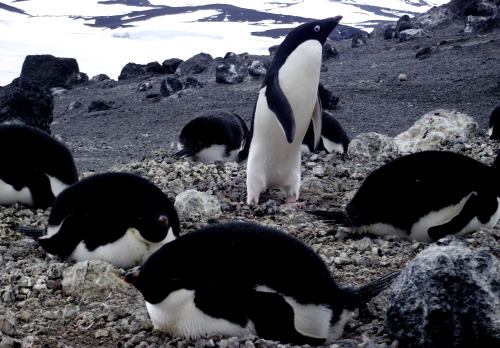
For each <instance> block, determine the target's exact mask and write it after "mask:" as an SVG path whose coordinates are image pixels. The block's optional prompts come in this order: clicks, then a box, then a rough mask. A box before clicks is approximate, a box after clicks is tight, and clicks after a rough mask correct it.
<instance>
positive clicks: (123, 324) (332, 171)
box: [0, 137, 500, 348]
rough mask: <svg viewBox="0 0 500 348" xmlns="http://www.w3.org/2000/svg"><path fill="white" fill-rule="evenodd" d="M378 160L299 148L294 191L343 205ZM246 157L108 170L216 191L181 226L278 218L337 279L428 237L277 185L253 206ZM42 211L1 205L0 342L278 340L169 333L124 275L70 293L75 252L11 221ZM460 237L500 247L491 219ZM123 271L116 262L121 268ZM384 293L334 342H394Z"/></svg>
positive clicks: (396, 266)
mask: <svg viewBox="0 0 500 348" xmlns="http://www.w3.org/2000/svg"><path fill="white" fill-rule="evenodd" d="M498 147H499V146H498V144H496V143H494V142H492V141H489V140H488V139H486V138H485V137H476V138H473V139H471V140H470V141H468V142H467V143H463V142H456V143H447V144H445V145H441V147H440V148H439V149H441V150H448V151H454V152H459V153H462V154H465V155H467V156H469V157H471V158H474V159H477V160H480V161H482V162H484V163H486V164H491V163H492V162H493V160H494V156H495V154H496V153H497V151H498ZM383 163H384V162H383V160H381V161H366V162H359V161H351V160H349V159H347V160H345V161H344V160H342V159H340V158H339V157H337V156H335V155H329V154H324V153H319V154H312V155H305V156H303V158H302V172H303V178H302V184H301V197H300V199H299V200H300V201H303V202H304V203H305V205H306V206H314V207H318V208H327V207H332V206H338V207H342V206H344V205H345V204H347V202H349V200H350V199H351V198H352V197H353V195H354V193H355V192H356V190H357V189H358V188H359V187H360V185H361V183H362V181H363V179H364V178H365V177H366V176H367V175H368V174H369V173H370V172H371V171H373V170H374V169H376V168H377V167H379V166H380V165H382V164H383ZM244 166H245V164H244V163H241V164H237V163H226V164H202V163H195V162H187V161H177V160H175V159H174V158H172V157H170V156H169V154H168V153H167V152H164V151H156V152H153V153H151V154H150V155H149V156H147V157H146V158H145V159H144V160H143V161H141V162H135V163H129V164H126V165H120V166H117V167H115V168H113V170H116V171H122V172H133V173H136V174H138V175H141V176H142V177H144V178H147V179H149V180H151V181H152V182H153V183H155V184H156V185H157V186H159V187H160V188H161V189H162V190H163V191H164V192H165V193H166V194H167V195H168V197H169V198H170V199H171V200H172V202H174V201H175V197H176V196H177V195H178V194H180V193H181V192H184V191H186V190H189V189H195V190H198V191H203V192H206V193H209V194H212V195H214V196H216V197H217V199H218V200H219V201H220V204H221V212H220V213H219V214H216V215H212V216H203V215H200V214H182V213H180V218H181V231H182V232H181V233H189V232H190V231H193V230H195V229H198V228H200V227H202V226H205V225H207V224H211V223H216V222H217V223H218V222H229V221H249V222H257V223H259V224H262V225H267V226H272V227H276V228H278V229H280V230H283V231H286V232H288V233H289V234H291V235H293V236H296V237H298V238H300V239H301V240H302V241H304V242H305V243H306V244H308V245H309V246H311V247H312V248H313V249H314V250H315V251H316V252H317V253H318V254H319V255H320V256H321V257H322V258H323V260H324V261H325V263H326V264H327V265H328V267H329V269H330V271H331V273H332V275H333V277H334V279H335V280H336V281H337V283H338V284H339V285H341V286H347V285H353V286H356V285H362V284H366V283H367V282H368V281H371V280H374V279H376V278H377V277H379V276H381V275H383V274H386V273H389V272H391V271H396V270H401V269H402V268H403V267H404V266H405V265H406V264H407V263H408V262H409V261H410V260H412V259H413V258H414V257H415V256H416V255H417V254H418V253H419V252H421V251H422V250H423V249H424V248H426V246H427V244H426V243H420V242H415V241H408V240H402V239H399V238H397V237H394V236H384V237H378V236H353V235H348V234H347V233H346V232H345V231H343V230H342V228H341V227H337V226H332V225H327V224H325V223H324V222H322V221H319V220H316V219H315V217H314V216H312V215H309V214H307V213H306V212H305V211H304V210H302V209H297V208H290V207H287V206H285V205H284V204H283V196H282V194H281V193H280V192H278V191H274V190H271V191H268V192H265V193H264V194H263V195H262V196H261V200H260V201H261V204H260V205H259V206H256V207H250V206H247V205H246V204H245V200H246V185H245V167H244ZM85 174H90V173H83V176H85ZM49 212H50V210H30V209H25V208H24V207H22V206H20V205H14V206H11V207H0V265H1V269H2V271H1V272H0V304H1V305H0V342H2V343H5V344H6V345H5V346H7V347H14V346H16V345H21V344H22V345H23V346H24V345H25V346H33V347H35V346H38V347H43V346H50V347H55V346H58V347H77V346H79V347H83V346H86V347H90V346H94V347H95V346H110V347H111V346H113V347H159V346H168V347H179V348H181V347H233V348H234V347H239V346H240V345H241V346H245V347H248V348H252V347H276V346H277V344H278V343H277V342H273V341H266V340H263V339H260V338H258V337H245V338H236V337H233V338H223V337H219V336H213V337H207V338H203V339H199V340H196V341H192V340H181V339H175V338H171V337H169V336H167V335H166V334H164V333H161V332H158V331H156V330H153V327H152V324H151V322H150V320H149V318H148V313H147V311H146V308H145V306H144V300H143V298H142V296H141V294H140V293H139V291H137V290H136V289H135V288H133V287H132V286H129V285H128V284H125V283H124V282H123V285H118V288H116V287H115V286H110V288H109V289H108V290H107V291H104V292H99V293H97V292H96V293H93V292H92V291H90V290H87V289H86V288H85V287H82V288H81V290H79V292H77V293H74V292H72V293H70V294H69V293H68V291H66V289H67V288H69V285H68V284H67V282H68V281H69V280H68V279H65V274H66V273H65V272H66V271H68V269H70V268H71V267H72V266H73V265H74V262H71V261H68V262H61V261H60V260H57V259H50V258H49V257H47V255H46V253H45V252H44V251H43V249H42V248H40V247H39V246H38V244H37V243H36V242H34V241H32V240H30V239H28V238H25V237H24V236H22V235H20V234H18V233H16V231H15V229H16V228H17V227H18V226H30V227H39V228H44V227H45V225H46V223H47V218H48V214H49ZM465 240H466V242H467V243H468V246H469V247H470V248H472V249H485V250H487V251H489V252H491V253H493V254H494V255H496V256H497V257H500V255H498V250H500V232H499V230H498V228H497V226H496V227H495V228H494V229H491V230H481V231H478V232H476V233H473V234H470V235H467V236H466V237H465ZM256 253H258V251H256ZM89 269H90V268H89ZM126 271H127V270H121V269H119V270H113V272H116V273H117V274H118V275H119V276H123V275H124V274H125V272H126ZM88 272H90V271H88ZM65 282H66V283H65ZM103 293H104V295H103ZM385 302H386V300H385V297H384V293H382V295H381V296H378V297H376V298H375V299H374V300H372V301H371V302H370V303H368V304H367V305H366V306H364V307H362V308H361V309H360V310H358V311H357V312H356V314H355V317H354V320H352V321H351V322H349V323H348V324H347V326H346V329H345V331H344V335H343V337H342V338H341V339H340V340H339V341H337V342H336V343H335V347H353V346H365V347H366V346H370V347H393V346H397V342H395V341H393V340H392V339H391V338H390V337H389V336H388V334H387V332H386V330H385V328H384V324H383V316H384V306H385ZM285 346H287V345H285Z"/></svg>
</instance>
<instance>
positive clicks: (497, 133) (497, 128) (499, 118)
mask: <svg viewBox="0 0 500 348" xmlns="http://www.w3.org/2000/svg"><path fill="white" fill-rule="evenodd" d="M488 135H489V136H490V139H500V106H498V107H497V108H495V109H494V110H493V111H492V112H491V115H490V120H489V123H488Z"/></svg>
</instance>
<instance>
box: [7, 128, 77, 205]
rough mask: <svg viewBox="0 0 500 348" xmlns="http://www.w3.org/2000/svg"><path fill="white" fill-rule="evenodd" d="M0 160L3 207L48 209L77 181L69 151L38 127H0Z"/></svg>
mask: <svg viewBox="0 0 500 348" xmlns="http://www.w3.org/2000/svg"><path fill="white" fill-rule="evenodd" d="M0 160H1V161H2V164H1V165H0V205H8V204H12V203H21V204H24V205H26V206H29V207H33V208H41V209H46V208H48V207H50V206H51V205H52V203H53V202H54V198H55V197H56V196H57V195H58V194H59V193H60V192H61V191H62V190H63V189H65V188H66V187H68V186H69V185H71V184H73V183H75V182H76V181H77V180H78V174H77V170H76V166H75V162H74V160H73V156H72V155H71V153H70V151H69V150H68V148H67V147H66V146H65V145H64V144H63V143H61V142H59V141H57V140H56V139H55V138H53V137H52V136H50V135H49V134H47V133H45V132H44V131H42V130H40V129H38V128H35V127H31V126H27V125H22V124H3V125H0Z"/></svg>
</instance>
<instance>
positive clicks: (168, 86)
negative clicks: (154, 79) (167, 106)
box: [160, 77, 182, 97]
mask: <svg viewBox="0 0 500 348" xmlns="http://www.w3.org/2000/svg"><path fill="white" fill-rule="evenodd" d="M181 89H182V82H181V81H180V80H179V79H178V78H177V77H167V78H166V79H164V80H162V81H161V84H160V93H161V95H163V96H164V97H168V96H170V95H172V94H174V93H175V92H178V91H180V90H181Z"/></svg>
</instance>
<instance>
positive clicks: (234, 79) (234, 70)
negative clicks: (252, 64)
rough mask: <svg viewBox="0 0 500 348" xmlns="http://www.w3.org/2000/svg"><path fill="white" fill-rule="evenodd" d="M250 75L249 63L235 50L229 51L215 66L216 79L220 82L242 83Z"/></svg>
mask: <svg viewBox="0 0 500 348" xmlns="http://www.w3.org/2000/svg"><path fill="white" fill-rule="evenodd" d="M247 76H248V65H247V64H246V62H245V61H244V60H243V59H241V58H240V56H238V55H237V54H235V53H233V52H228V53H227V54H226V55H225V57H224V58H223V59H222V61H221V62H219V64H218V65H217V66H216V68H215V81H216V82H218V83H227V84H234V83H241V82H243V81H244V80H245V77H247Z"/></svg>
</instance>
